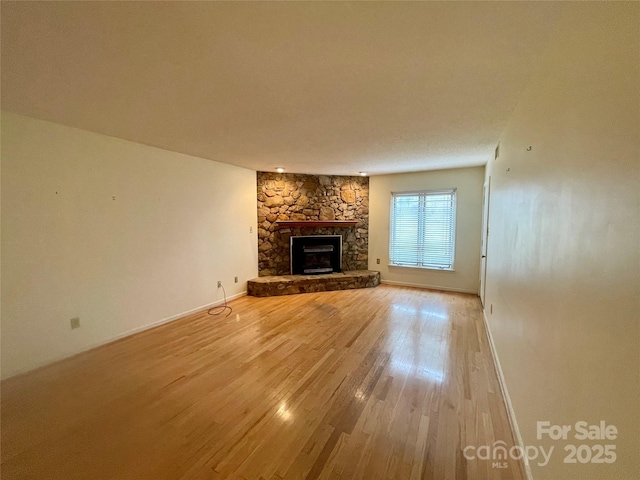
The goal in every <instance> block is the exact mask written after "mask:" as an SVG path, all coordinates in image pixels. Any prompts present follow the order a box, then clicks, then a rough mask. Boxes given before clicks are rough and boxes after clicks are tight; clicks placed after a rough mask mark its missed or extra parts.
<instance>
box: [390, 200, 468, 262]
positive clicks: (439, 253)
mask: <svg viewBox="0 0 640 480" xmlns="http://www.w3.org/2000/svg"><path fill="white" fill-rule="evenodd" d="M455 230H456V190H455V189H451V190H441V191H426V192H402V193H393V194H392V197H391V239H390V247H389V250H390V251H389V254H390V258H391V264H392V265H404V266H413V267H423V268H439V269H442V270H450V269H452V268H453V256H454V252H455V243H456V242H455Z"/></svg>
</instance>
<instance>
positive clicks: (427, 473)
mask: <svg viewBox="0 0 640 480" xmlns="http://www.w3.org/2000/svg"><path fill="white" fill-rule="evenodd" d="M231 306H232V307H233V313H232V314H231V315H230V316H229V317H228V318H224V317H211V316H208V315H207V314H206V312H204V313H200V314H194V315H190V316H188V317H185V318H182V319H180V320H177V321H175V322H172V323H169V324H166V325H163V326H161V327H158V328H155V329H153V330H148V331H146V332H142V333H140V334H137V335H134V336H131V337H128V338H125V339H122V340H119V341H117V342H114V343H111V344H109V345H106V346H103V347H100V348H97V349H94V350H92V351H89V352H86V353H83V354H80V355H77V356H75V357H73V358H70V359H67V360H64V361H62V362H58V363H56V364H53V365H50V366H47V367H44V368H41V369H39V370H36V371H33V372H30V373H28V374H26V375H21V376H18V377H14V378H11V379H8V380H6V381H5V382H3V383H2V479H4V480H9V479H46V480H55V479H61V480H62V479H64V480H74V479H82V480H87V479H90V480H96V479H118V480H128V479H132V480H133V479H135V480H145V479H153V480H161V479H176V480H177V479H180V480H186V479H227V478H228V479H246V480H252V479H265V480H269V479H297V478H300V479H333V480H336V479H360V478H361V479H366V480H369V479H418V478H423V479H436V480H443V479H457V480H459V479H472V480H475V479H514V480H517V479H521V478H524V476H523V474H522V467H521V465H520V464H519V463H518V462H516V461H509V463H508V468H492V462H491V461H490V460H477V459H476V460H466V459H465V458H464V456H463V451H462V449H463V448H464V447H465V446H467V445H472V446H476V447H479V446H482V445H488V446H493V443H494V442H495V441H497V440H502V441H504V442H505V443H506V444H507V447H509V446H511V445H513V439H512V437H511V433H510V430H509V425H508V421H507V415H506V410H505V406H504V403H503V401H502V397H501V395H500V391H499V388H498V383H497V378H496V373H495V371H494V367H493V363H492V360H491V356H490V351H489V347H488V343H487V337H486V332H485V329H484V325H483V322H482V313H481V307H480V302H479V300H478V298H477V297H475V296H472V295H464V294H453V293H441V292H432V291H426V290H419V289H412V288H404V287H392V286H386V285H383V286H380V287H377V288H373V289H363V290H349V291H338V292H325V293H312V294H304V295H294V296H287V297H270V298H255V297H243V298H240V299H238V300H236V301H234V302H232V303H231Z"/></svg>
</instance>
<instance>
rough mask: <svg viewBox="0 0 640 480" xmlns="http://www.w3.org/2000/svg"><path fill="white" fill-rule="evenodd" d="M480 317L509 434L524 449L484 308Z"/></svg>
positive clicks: (526, 469) (527, 473)
mask: <svg viewBox="0 0 640 480" xmlns="http://www.w3.org/2000/svg"><path fill="white" fill-rule="evenodd" d="M482 319H483V321H484V328H485V330H486V332H487V338H488V339H489V348H490V349H491V357H492V358H493V365H494V366H495V369H496V373H497V374H498V383H499V384H500V391H501V393H502V398H503V399H504V404H505V405H506V407H507V416H508V417H509V425H510V427H511V434H512V435H513V438H514V440H515V442H516V445H518V446H519V447H520V448H522V449H524V442H523V441H522V435H520V428H519V427H518V421H517V420H516V413H515V411H514V410H513V405H512V404H511V397H510V396H509V391H508V390H507V384H506V383H505V380H504V374H503V373H502V366H501V365H500V360H499V359H498V352H496V346H495V343H493V336H492V335H491V330H490V329H489V321H488V320H487V315H486V312H485V311H484V309H483V310H482ZM523 461H524V474H525V476H526V477H527V480H533V475H532V473H531V467H530V466H529V461H528V459H527V457H526V455H525V456H524V458H523Z"/></svg>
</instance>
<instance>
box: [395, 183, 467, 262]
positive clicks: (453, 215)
mask: <svg viewBox="0 0 640 480" xmlns="http://www.w3.org/2000/svg"><path fill="white" fill-rule="evenodd" d="M442 194H447V195H451V198H452V203H453V206H452V211H451V217H450V218H451V222H450V223H449V225H450V229H451V257H450V265H449V267H444V266H443V267H440V266H436V265H434V264H431V265H430V264H422V265H418V264H409V263H406V264H402V263H394V258H393V251H394V241H393V239H394V233H395V228H394V227H395V218H396V217H395V199H396V198H397V197H413V196H418V197H423V198H426V197H427V196H429V195H442ZM457 209H458V193H457V188H444V189H438V190H411V191H401V192H391V201H390V207H389V210H390V211H389V266H390V267H401V268H417V269H420V270H435V271H440V272H454V271H455V259H456V233H457ZM425 223H426V220H425V219H424V217H423V218H418V222H417V228H418V232H417V235H418V238H417V239H416V245H417V246H418V248H419V237H420V235H421V234H424V231H425ZM423 248H424V244H423Z"/></svg>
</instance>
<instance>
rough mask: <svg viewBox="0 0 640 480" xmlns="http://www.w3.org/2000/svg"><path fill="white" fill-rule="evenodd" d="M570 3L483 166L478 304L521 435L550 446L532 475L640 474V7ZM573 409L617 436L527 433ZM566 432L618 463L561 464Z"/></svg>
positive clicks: (576, 416)
mask: <svg viewBox="0 0 640 480" xmlns="http://www.w3.org/2000/svg"><path fill="white" fill-rule="evenodd" d="M567 14H568V15H569V16H568V17H566V18H564V20H563V21H562V22H561V28H560V30H559V31H558V33H557V35H556V36H555V38H554V40H553V42H552V43H551V49H550V52H549V55H548V58H547V59H546V62H545V63H544V66H543V67H542V69H541V71H540V73H539V75H538V76H537V77H536V78H535V79H534V80H533V81H532V83H531V85H530V87H529V89H528V90H527V91H526V92H525V94H524V95H523V97H522V98H521V100H520V103H519V104H518V107H517V109H516V110H515V112H514V114H513V116H512V118H511V120H510V122H509V124H508V126H507V128H506V130H505V131H504V133H503V135H502V137H501V141H500V151H501V154H500V157H499V158H498V159H497V161H493V160H492V161H491V162H489V164H488V166H487V175H490V176H491V186H492V197H491V210H490V238H489V251H488V271H487V296H486V305H487V307H486V309H487V311H486V314H487V316H488V323H489V326H490V330H491V332H492V334H493V337H494V340H495V344H496V348H497V352H498V358H499V360H500V363H501V365H502V369H503V372H504V376H505V380H506V385H507V389H508V392H509V394H510V397H511V401H512V404H513V408H514V411H515V415H516V419H517V423H518V426H519V428H520V431H521V433H522V437H523V441H524V443H525V444H526V445H544V446H545V448H548V447H550V446H554V447H555V452H554V453H553V456H552V461H551V464H550V465H548V466H546V467H541V466H538V465H537V461H534V462H532V470H533V474H534V475H533V476H534V478H535V479H536V480H542V479H548V480H551V479H553V480H557V479H563V480H570V479H581V480H582V479H596V478H597V479H631V478H640V470H639V467H638V462H639V459H640V457H639V456H638V452H639V451H640V442H639V438H640V434H639V431H638V419H639V417H640V415H639V413H640V412H639V410H638V399H639V398H640V391H639V387H638V384H639V379H640V359H639V350H640V349H639V347H640V340H639V339H640V331H639V318H640V315H639V314H640V311H639V304H638V299H639V298H640V268H639V267H640V257H639V249H638V245H640V238H639V237H640V236H639V228H638V213H639V212H640V208H639V207H640V203H639V191H640V189H639V185H638V179H639V175H640V168H639V163H640V157H639V151H640V115H639V107H640V88H639V86H640V78H639V74H638V71H639V68H638V67H639V57H638V52H640V41H639V30H638V25H639V24H640V5H639V4H638V3H622V4H621V3H607V2H602V3H595V4H582V3H579V4H571V5H568V6H567ZM529 146H531V150H530V151H528V147H529ZM491 305H493V314H491V313H490V308H491ZM581 420H584V421H587V422H589V423H598V422H600V421H601V420H604V421H605V422H606V423H607V424H613V425H615V426H617V428H618V430H619V437H618V439H616V440H614V441H608V440H600V441H588V442H584V441H579V440H576V439H575V438H574V434H575V430H572V431H571V432H570V433H569V438H568V440H567V441H556V442H554V441H548V440H544V441H541V440H539V439H537V438H536V437H537V436H536V422H538V421H550V422H552V423H554V424H566V425H572V426H573V427H575V423H576V422H577V421H581ZM546 438H547V437H546V436H545V439H546ZM569 443H572V444H575V445H580V444H582V443H586V444H588V445H594V444H601V445H604V444H612V445H615V446H616V451H617V456H618V458H617V461H616V462H615V463H613V464H611V465H608V464H580V463H578V464H565V463H563V460H564V458H565V455H566V452H565V451H564V447H565V446H566V445H567V444H569Z"/></svg>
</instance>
